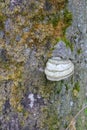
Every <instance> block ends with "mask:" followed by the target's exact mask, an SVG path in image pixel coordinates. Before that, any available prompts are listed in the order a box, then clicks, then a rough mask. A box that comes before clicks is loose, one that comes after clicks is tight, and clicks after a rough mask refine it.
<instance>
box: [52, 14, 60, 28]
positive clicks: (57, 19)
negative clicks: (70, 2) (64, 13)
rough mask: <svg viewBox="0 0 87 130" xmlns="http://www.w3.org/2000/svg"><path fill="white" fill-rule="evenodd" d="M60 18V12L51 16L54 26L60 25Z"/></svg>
mask: <svg viewBox="0 0 87 130" xmlns="http://www.w3.org/2000/svg"><path fill="white" fill-rule="evenodd" d="M59 20H60V17H59V15H58V14H54V15H53V16H52V17H51V20H50V22H51V23H52V25H53V27H56V26H57V25H58V22H59Z"/></svg>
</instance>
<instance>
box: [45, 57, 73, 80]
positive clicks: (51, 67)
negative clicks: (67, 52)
mask: <svg viewBox="0 0 87 130" xmlns="http://www.w3.org/2000/svg"><path fill="white" fill-rule="evenodd" d="M73 73H74V65H73V63H72V62H71V61H70V60H62V59H61V58H60V57H52V58H51V59H49V60H48V62H47V64H46V68H45V74H46V77H47V79H48V80H51V81H59V80H63V79H65V78H68V77H70V76H71V75H72V74H73Z"/></svg>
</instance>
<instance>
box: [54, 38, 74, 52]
mask: <svg viewBox="0 0 87 130" xmlns="http://www.w3.org/2000/svg"><path fill="white" fill-rule="evenodd" d="M60 40H62V41H64V43H65V44H66V47H69V48H70V49H71V51H73V49H74V47H73V44H72V43H70V41H69V40H68V39H67V38H66V36H64V37H62V38H56V41H57V42H59V41H60Z"/></svg>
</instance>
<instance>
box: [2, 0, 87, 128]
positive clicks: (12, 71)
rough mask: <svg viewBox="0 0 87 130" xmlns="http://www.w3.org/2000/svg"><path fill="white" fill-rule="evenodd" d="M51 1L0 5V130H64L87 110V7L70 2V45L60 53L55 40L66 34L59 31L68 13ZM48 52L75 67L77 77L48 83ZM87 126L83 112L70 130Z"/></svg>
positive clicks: (82, 0) (17, 0) (11, 0)
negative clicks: (46, 69) (46, 73)
mask: <svg viewBox="0 0 87 130" xmlns="http://www.w3.org/2000/svg"><path fill="white" fill-rule="evenodd" d="M50 1H51V2H50ZM50 1H47V0H45V1H43V0H37V1H35V0H29V1H28V0H7V1H6V2H3V1H2V2H1V3H0V4H1V6H2V9H1V6H0V9H1V10H2V11H1V10H0V24H1V25H2V26H0V130H65V129H67V127H68V126H69V124H70V122H71V120H72V119H73V118H74V117H75V115H76V114H77V113H78V112H79V111H80V110H81V109H82V108H84V106H85V105H87V1H86V0H69V1H68V5H67V6H68V9H69V10H70V11H71V12H72V15H73V20H72V24H71V26H70V27H68V28H67V30H66V37H67V39H68V40H69V41H70V42H69V46H68V48H67V46H66V44H61V45H60V49H59V50H58V46H59V42H58V43H56V47H54V46H55V45H54V38H55V36H56V35H57V34H58V35H59V36H61V35H62V33H61V30H62V29H64V28H60V29H59V28H56V26H57V23H58V20H59V18H60V17H61V18H63V20H64V14H63V13H64V11H65V10H66V9H62V10H61V8H60V6H58V7H57V6H54V5H55V3H56V0H54V1H53V0H50ZM63 2H64V0H63ZM58 4H59V5H60V1H59V3H58ZM25 8H26V10H25ZM57 8H58V9H59V11H58V12H57ZM65 8H66V7H65ZM26 12H27V13H26ZM43 12H45V13H43ZM50 12H51V13H50ZM55 12H56V13H55ZM40 13H42V14H40ZM2 14H3V15H5V17H3V15H2ZM38 14H39V15H38ZM3 21H4V22H3ZM50 22H51V24H50ZM63 22H64V21H63ZM48 24H50V25H49V26H48ZM44 25H45V26H46V27H44ZM61 25H63V24H60V26H61ZM35 27H36V28H35ZM44 30H45V31H44ZM55 30H56V31H55ZM30 32H31V34H30ZM52 32H53V33H52ZM53 34H55V36H54V35H53ZM64 42H65V41H64ZM53 48H54V50H53ZM50 52H51V56H61V57H62V58H64V59H70V60H71V61H72V62H73V64H74V66H75V72H74V74H73V76H71V77H69V78H67V79H65V80H62V81H59V82H51V81H48V80H47V79H46V76H45V74H44V69H45V65H46V62H47V60H48V58H49V57H50ZM86 122H87V110H86V109H85V110H83V111H81V113H80V114H79V115H78V116H77V118H76V120H74V121H73V123H72V124H71V125H70V127H68V128H69V130H86V129H87V123H86Z"/></svg>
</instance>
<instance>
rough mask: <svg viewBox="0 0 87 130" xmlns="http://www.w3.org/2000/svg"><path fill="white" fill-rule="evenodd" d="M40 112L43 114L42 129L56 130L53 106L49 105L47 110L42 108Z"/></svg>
mask: <svg viewBox="0 0 87 130" xmlns="http://www.w3.org/2000/svg"><path fill="white" fill-rule="evenodd" d="M42 112H43V114H45V119H44V120H43V125H44V126H43V127H45V128H47V130H57V129H58V127H59V121H58V113H57V111H56V110H55V109H54V108H53V106H52V105H51V106H49V107H48V108H43V110H42Z"/></svg>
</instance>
